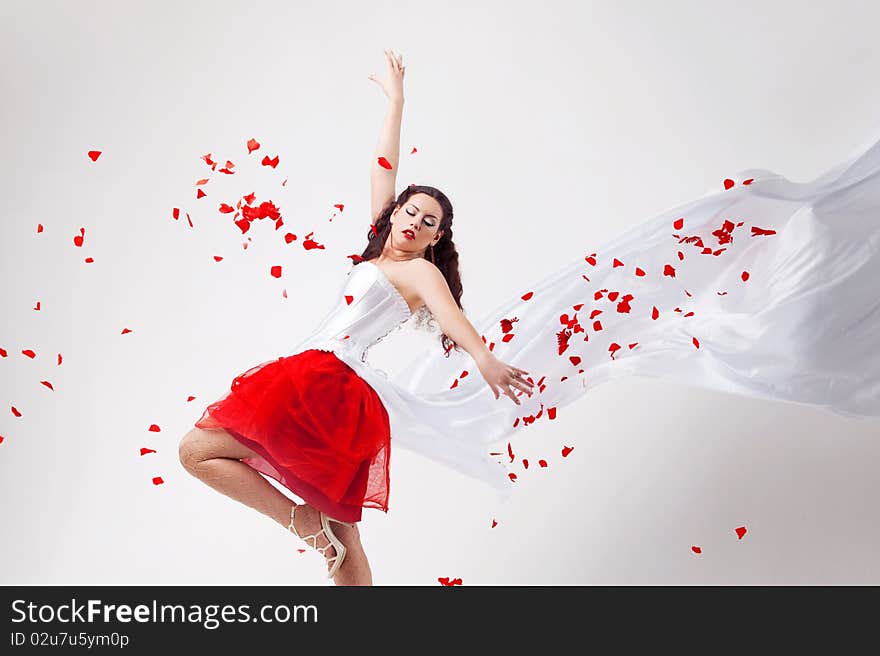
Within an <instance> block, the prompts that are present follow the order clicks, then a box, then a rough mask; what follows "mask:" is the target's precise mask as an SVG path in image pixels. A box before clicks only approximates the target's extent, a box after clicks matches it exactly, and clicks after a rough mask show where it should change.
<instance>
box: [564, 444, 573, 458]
mask: <svg viewBox="0 0 880 656" xmlns="http://www.w3.org/2000/svg"><path fill="white" fill-rule="evenodd" d="M572 451H574V447H573V446H564V447H562V457H563V458H565V457H566V456H567V455H568V454H569V453H571V452H572Z"/></svg>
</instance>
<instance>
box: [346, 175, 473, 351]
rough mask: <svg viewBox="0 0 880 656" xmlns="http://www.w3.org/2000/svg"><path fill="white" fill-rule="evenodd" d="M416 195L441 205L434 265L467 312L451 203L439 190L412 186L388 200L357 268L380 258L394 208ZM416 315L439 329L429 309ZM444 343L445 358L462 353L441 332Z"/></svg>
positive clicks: (428, 255) (428, 256)
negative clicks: (366, 261)
mask: <svg viewBox="0 0 880 656" xmlns="http://www.w3.org/2000/svg"><path fill="white" fill-rule="evenodd" d="M414 194H426V195H428V196H430V197H431V198H433V199H435V200H436V201H437V202H438V203H439V204H440V208H441V210H442V214H443V217H442V218H441V219H440V226H439V227H438V228H437V230H438V231H442V232H443V236H442V237H441V238H440V240H439V241H438V242H437V243H436V244H434V246H433V251H434V259H433V264H434V265H435V266H436V267H437V268H438V269H440V273H442V274H443V277H444V278H446V284H447V285H449V291H450V292H452V298H454V299H455V303H456V305H458V307H459V309H461V310H462V311H464V308H463V306H462V304H461V295H462V286H461V274H460V273H459V271H458V251H457V250H456V248H455V243H454V242H453V241H452V218H453V211H452V203H451V202H449V198H447V197H446V194H444V193H443V192H442V191H440V190H439V189H437V188H436V187H430V186H427V185H414V184H411V185H409V186H408V187H407V188H406V189H404V190H403V191H402V192H400V195H399V196H398V197H397V199H396V200H391V201H388V203H387V204H386V205H385V207H384V208H382V211H381V213H380V214H379V217H378V218H377V219H376V222H375V223H373V224H372V225H371V226H370V231H369V233H368V234H367V240H368V243H367V246H366V248H364V251H363V253H361V255H360V257H361V260H359V261H358V262H356V263H355V266H356V265H357V264H360V262H361V261H363V260H372V259H374V258H376V257H379V255H381V253H382V250H383V248H384V246H385V242H386V240H387V239H388V233H389V232H391V213H392V212H393V211H394V209H395V207H403V206H404V205H405V204H406V202H407V200H409V198H410V196H412V195H414ZM431 250H432V248H431V247H430V246H429V247H428V248H426V249H425V255H424V258H425V259H426V260H428V261H429V262H431V261H432V260H431ZM416 314H417V315H419V317H417V320H416V325H417V326H423V325H424V324H425V323H426V322H427V323H428V324H429V326H431V327H433V326H436V319H434V317H433V314H431V311H430V310H429V309H428V308H427V307H426V306H423V307H422V308H420V309H419V310H418V311H417V312H416ZM441 343H442V346H443V351H444V353H445V354H446V357H449V352H450V351H451V350H452V349H455V350H457V351H460V350H461V347H459V346H458V344H456V343H455V341H454V340H453V339H451V338H450V337H449V336H448V335H446V334H445V333H441Z"/></svg>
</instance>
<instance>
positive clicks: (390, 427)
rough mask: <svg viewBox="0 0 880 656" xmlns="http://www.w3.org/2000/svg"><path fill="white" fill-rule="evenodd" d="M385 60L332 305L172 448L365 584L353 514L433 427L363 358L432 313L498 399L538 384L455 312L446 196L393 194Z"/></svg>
mask: <svg viewBox="0 0 880 656" xmlns="http://www.w3.org/2000/svg"><path fill="white" fill-rule="evenodd" d="M385 57H386V60H387V76H386V77H385V78H384V79H378V78H376V77H375V76H372V75H371V76H369V78H370V79H371V80H374V81H375V82H376V83H377V84H379V86H380V87H381V88H382V90H383V91H384V92H385V94H386V96H387V97H388V102H389V105H388V113H387V116H386V118H385V122H384V126H383V129H382V133H381V136H380V139H379V144H378V152H377V155H376V157H374V158H373V163H372V165H371V168H370V180H371V197H372V213H373V224H372V225H371V226H370V231H369V233H368V242H369V243H368V244H367V246H366V248H365V249H364V251H363V253H362V254H361V256H360V258H359V259H358V261H357V262H356V263H355V264H354V265H353V266H352V270H351V271H350V272H349V273H348V275H347V277H346V279H345V281H344V285H343V288H342V289H341V291H340V294H339V296H338V302H337V304H336V306H335V307H334V308H333V310H332V311H331V312H330V314H329V315H328V316H326V317H325V318H324V321H323V322H322V323H321V324H320V326H319V327H318V329H317V330H316V331H315V332H314V333H313V334H312V335H310V337H309V338H308V339H307V340H306V341H305V342H303V343H302V344H300V346H299V347H298V348H297V349H295V352H294V353H293V354H290V355H287V356H284V357H280V358H278V359H276V360H272V361H269V362H265V363H261V364H259V365H257V366H256V367H253V368H252V369H249V370H248V371H246V372H244V373H242V374H240V375H239V376H236V377H235V379H234V380H233V381H232V384H231V387H230V391H229V393H228V394H226V395H225V396H224V397H223V398H221V399H219V400H218V401H216V402H214V403H212V404H210V405H209V406H208V407H207V408H206V409H205V411H204V413H203V415H202V417H201V418H200V419H199V420H198V421H197V422H196V423H195V428H194V429H193V430H191V431H189V432H188V433H187V434H186V435H185V436H184V437H183V439H182V440H181V442H180V461H181V463H182V464H183V466H184V467H185V468H186V470H187V471H188V472H190V473H191V474H192V475H193V476H195V477H197V478H198V479H200V480H201V481H203V482H204V483H206V484H207V485H209V486H211V487H213V488H214V489H216V490H218V491H219V492H222V493H223V494H226V495H227V496H230V497H232V498H233V499H236V500H238V501H240V502H241V503H244V504H246V505H248V506H250V507H252V508H254V509H256V510H258V511H260V512H262V513H264V514H266V515H268V516H269V517H271V518H272V519H274V520H275V521H276V522H278V523H279V524H281V525H282V526H284V527H286V528H288V529H289V530H290V531H292V532H293V533H295V534H296V535H297V536H298V537H300V538H302V540H303V541H305V542H306V543H307V544H308V545H309V546H311V547H312V548H315V549H316V550H318V551H319V552H320V553H321V554H322V555H323V556H324V557H325V558H326V560H327V568H328V576H329V577H330V578H332V579H333V580H334V582H335V583H336V584H337V585H371V584H372V573H371V571H370V565H369V562H368V560H367V556H366V554H365V553H364V549H363V545H362V544H361V541H360V535H359V531H358V527H357V522H358V521H360V519H361V510H362V508H364V507H369V508H377V509H381V510H383V511H384V512H387V511H388V493H389V483H390V473H389V463H390V443H391V437H392V434H393V435H394V436H395V437H397V434H398V433H397V431H398V429H399V430H400V431H401V433H402V432H404V431H406V430H407V426H412V427H413V430H412V431H410V432H412V433H413V434H414V435H418V434H419V430H418V427H419V426H420V425H421V424H423V423H424V422H426V421H431V416H430V414H429V415H421V416H419V415H418V409H417V406H416V405H414V404H413V403H412V402H411V400H408V399H407V398H406V397H402V396H400V395H399V394H398V395H395V394H394V392H393V391H389V390H390V388H389V387H388V386H389V385H390V382H389V381H388V379H387V376H386V375H384V372H380V371H377V370H374V369H372V368H371V367H370V366H369V365H368V364H366V352H367V350H368V349H369V348H370V347H371V346H373V345H375V344H376V343H378V342H379V341H380V340H381V339H382V338H383V337H385V336H386V335H388V334H389V333H390V332H391V331H392V330H394V329H396V328H399V327H401V326H402V325H403V324H404V323H405V322H407V321H408V320H409V319H410V318H412V317H416V316H417V317H418V318H419V319H422V320H423V323H424V320H425V319H427V320H432V319H433V320H436V322H437V323H439V325H440V327H441V329H442V331H443V334H442V347H443V350H444V352H447V353H448V352H449V351H452V350H456V351H461V352H466V353H467V354H468V355H469V357H470V358H472V361H473V363H475V364H476V366H477V368H478V369H479V371H480V374H481V375H482V377H483V379H484V380H485V382H486V383H488V386H489V388H490V389H491V392H492V394H493V395H494V398H495V399H499V398H500V394H502V393H503V394H504V395H506V396H508V397H509V398H510V399H511V400H512V401H513V403H514V404H520V403H521V402H520V400H519V398H518V396H517V395H515V393H514V392H515V391H518V392H520V393H531V390H532V387H533V383H532V382H531V381H528V380H527V379H526V376H528V372H527V371H525V370H523V369H520V368H517V367H514V366H512V365H509V364H506V363H505V362H502V361H501V360H500V359H498V358H497V357H495V355H493V353H492V352H491V351H490V350H489V348H488V347H487V345H486V344H485V343H484V342H483V340H482V338H481V336H480V334H479V333H478V332H477V331H476V330H475V329H474V327H473V326H472V325H471V324H470V322H469V321H468V319H467V318H466V317H465V315H464V314H463V312H462V306H461V301H460V299H461V296H462V285H461V279H460V276H459V271H458V253H457V251H456V247H455V244H454V242H453V239H452V236H453V232H452V221H453V210H452V204H451V203H450V201H449V199H448V198H447V197H446V195H445V194H443V193H442V192H441V191H440V190H438V189H435V188H434V187H428V186H415V185H410V186H409V187H407V189H405V190H404V191H403V192H401V193H400V194H399V195H397V196H396V198H395V181H396V176H397V173H396V171H397V164H398V161H399V149H400V123H401V115H402V112H403V104H404V98H403V77H404V66H403V57H402V56H395V55H394V53H393V52H390V51H385ZM414 413H415V414H414ZM407 422H408V423H407ZM404 442H405V439H404ZM261 474H265V475H267V476H270V477H272V478H274V479H275V480H277V481H278V482H280V483H281V484H283V485H284V486H285V487H286V488H287V489H289V490H290V491H292V492H293V493H294V494H295V495H297V496H299V497H300V498H301V499H302V500H303V501H304V502H303V503H295V502H293V501H291V500H290V499H289V498H288V496H287V495H285V494H283V493H282V492H281V491H279V490H278V489H276V488H275V487H274V486H273V485H271V484H270V483H269V481H268V480H266V479H265V478H264V477H263V476H262V475H261Z"/></svg>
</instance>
